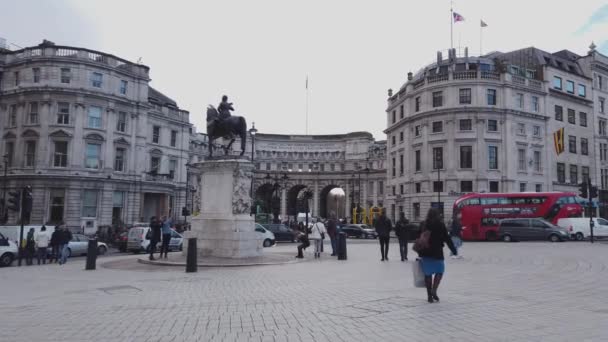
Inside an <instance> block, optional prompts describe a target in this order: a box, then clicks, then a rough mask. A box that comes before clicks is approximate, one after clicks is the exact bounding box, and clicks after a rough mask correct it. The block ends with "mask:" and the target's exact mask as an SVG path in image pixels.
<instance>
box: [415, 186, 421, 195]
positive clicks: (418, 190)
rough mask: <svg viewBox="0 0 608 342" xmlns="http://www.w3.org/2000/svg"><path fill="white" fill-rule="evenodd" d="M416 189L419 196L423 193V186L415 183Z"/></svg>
mask: <svg viewBox="0 0 608 342" xmlns="http://www.w3.org/2000/svg"><path fill="white" fill-rule="evenodd" d="M414 188H415V190H416V193H417V194H419V193H421V192H422V184H421V183H415V184H414Z"/></svg>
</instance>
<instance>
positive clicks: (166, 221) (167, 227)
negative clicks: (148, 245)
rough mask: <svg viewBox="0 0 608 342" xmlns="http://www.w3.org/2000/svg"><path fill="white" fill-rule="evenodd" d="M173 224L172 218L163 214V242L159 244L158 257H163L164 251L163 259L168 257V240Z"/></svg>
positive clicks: (169, 240) (169, 239)
mask: <svg viewBox="0 0 608 342" xmlns="http://www.w3.org/2000/svg"><path fill="white" fill-rule="evenodd" d="M172 225H173V220H172V219H170V218H168V217H167V216H163V226H162V229H161V231H162V233H163V244H162V245H161V246H160V258H161V259H162V257H163V252H164V253H165V259H167V258H168V256H167V253H168V252H169V242H171V226H172Z"/></svg>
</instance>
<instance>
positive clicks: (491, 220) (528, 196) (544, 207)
mask: <svg viewBox="0 0 608 342" xmlns="http://www.w3.org/2000/svg"><path fill="white" fill-rule="evenodd" d="M582 213H583V207H582V206H581V205H580V204H578V203H577V201H576V194H574V193H571V192H522V193H510V194H506V193H483V194H477V193H472V194H467V195H464V196H461V197H459V198H458V199H457V200H456V201H455V202H454V211H453V214H454V216H453V217H454V218H455V217H456V215H458V214H461V223H462V228H463V230H462V238H463V239H464V240H489V241H491V240H496V238H498V234H497V231H498V223H499V221H500V220H501V219H504V218H515V217H542V218H544V219H545V220H547V221H550V222H552V223H554V224H556V223H557V220H559V219H560V218H565V217H580V216H581V215H582Z"/></svg>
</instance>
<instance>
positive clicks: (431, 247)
mask: <svg viewBox="0 0 608 342" xmlns="http://www.w3.org/2000/svg"><path fill="white" fill-rule="evenodd" d="M444 243H446V244H447V245H448V247H449V248H450V250H451V251H452V253H453V254H454V255H458V251H457V250H456V247H455V246H454V243H453V242H452V239H450V236H449V235H448V230H447V228H446V226H445V224H444V223H443V222H442V221H441V214H440V213H439V210H437V209H434V208H431V209H430V210H429V212H428V214H427V217H426V221H425V222H424V230H423V231H422V233H421V234H420V237H419V238H418V240H416V242H415V243H414V251H416V252H418V255H419V256H420V258H421V259H420V260H417V261H416V263H415V264H417V263H420V267H421V269H422V273H424V286H425V287H426V293H427V297H428V302H429V303H433V302H434V301H436V302H439V297H438V296H437V288H439V283H440V282H441V279H442V278H443V274H444V273H445V263H444V257H443V244H444ZM415 272H416V271H415ZM414 275H415V276H416V275H417V274H416V273H414ZM418 277H419V273H418ZM414 280H415V281H416V278H414ZM415 285H416V283H415Z"/></svg>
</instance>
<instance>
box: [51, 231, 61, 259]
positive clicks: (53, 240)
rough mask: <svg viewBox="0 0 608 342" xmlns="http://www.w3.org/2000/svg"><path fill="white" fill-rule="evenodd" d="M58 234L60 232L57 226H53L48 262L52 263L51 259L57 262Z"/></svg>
mask: <svg viewBox="0 0 608 342" xmlns="http://www.w3.org/2000/svg"><path fill="white" fill-rule="evenodd" d="M60 235H61V232H60V231H59V228H58V227H57V226H55V230H53V234H51V258H50V259H49V264H52V263H53V260H55V262H59V256H60V255H61V245H60V239H61V236H60Z"/></svg>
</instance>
